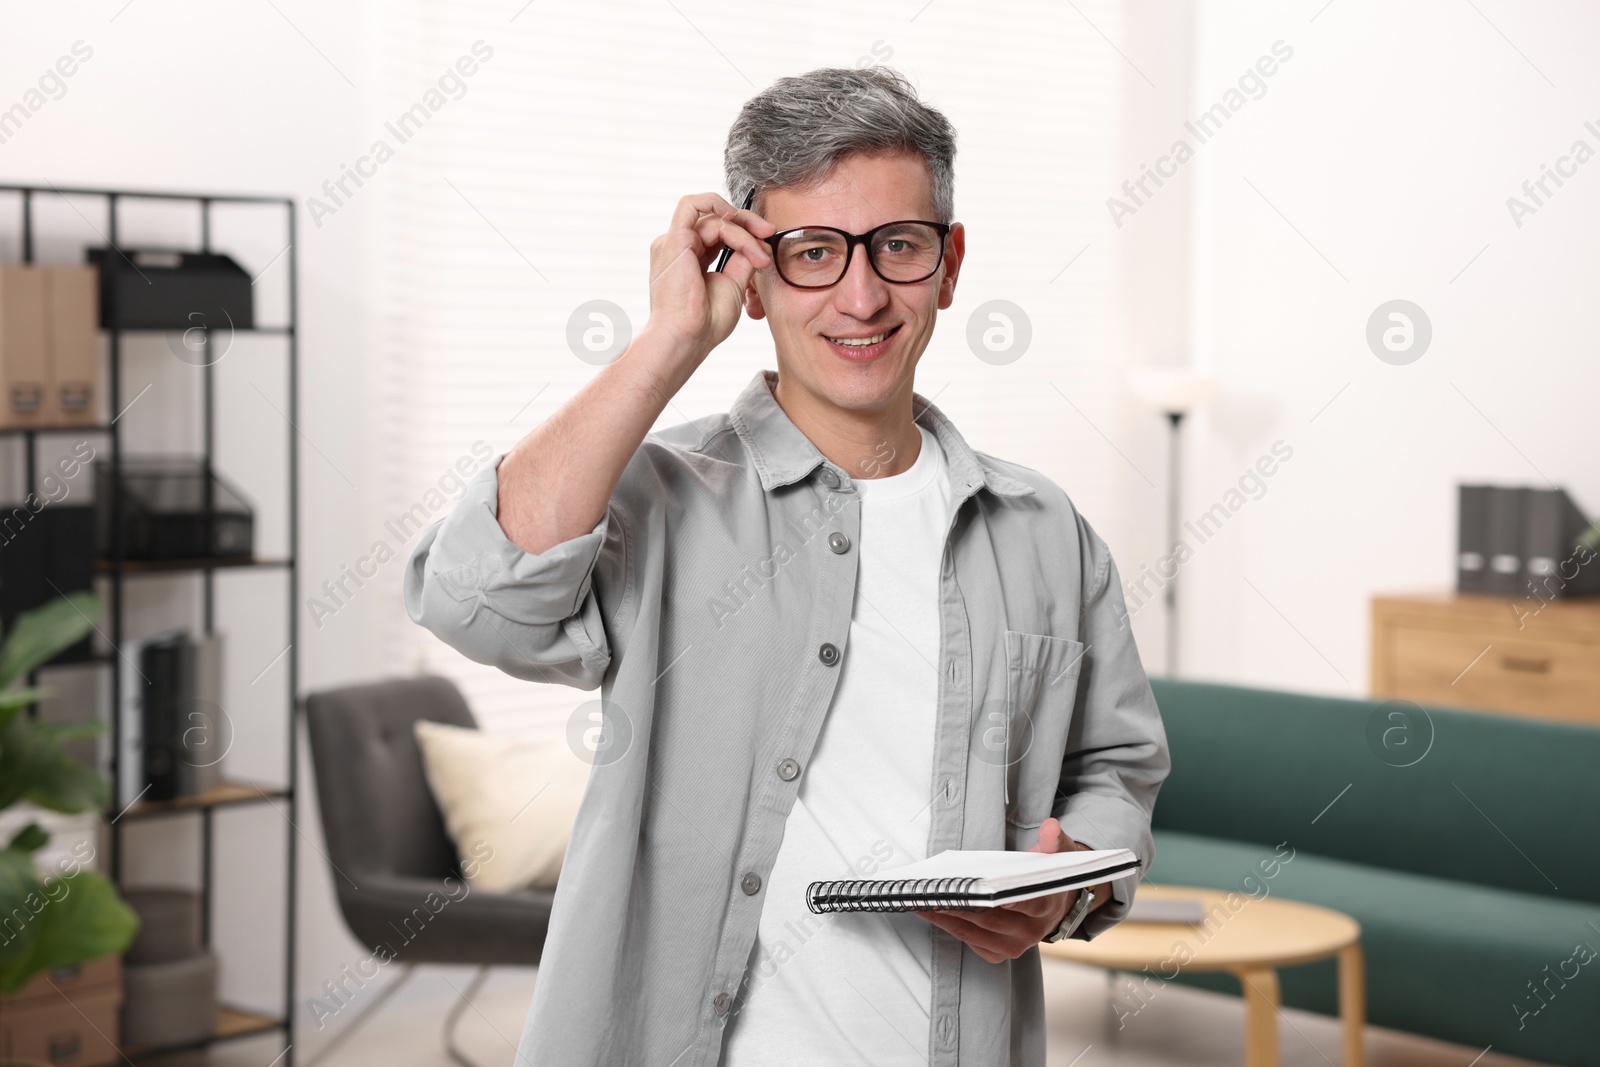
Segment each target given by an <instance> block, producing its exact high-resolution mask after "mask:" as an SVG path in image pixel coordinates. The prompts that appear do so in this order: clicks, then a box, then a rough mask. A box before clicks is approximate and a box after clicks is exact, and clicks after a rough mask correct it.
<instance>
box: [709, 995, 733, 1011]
mask: <svg viewBox="0 0 1600 1067" xmlns="http://www.w3.org/2000/svg"><path fill="white" fill-rule="evenodd" d="M732 1006H733V998H732V997H730V996H728V994H726V993H718V994H717V995H716V996H714V997H712V998H711V1009H712V1010H713V1011H715V1012H716V1013H717V1014H718V1015H726V1014H728V1009H729V1008H730V1007H732Z"/></svg>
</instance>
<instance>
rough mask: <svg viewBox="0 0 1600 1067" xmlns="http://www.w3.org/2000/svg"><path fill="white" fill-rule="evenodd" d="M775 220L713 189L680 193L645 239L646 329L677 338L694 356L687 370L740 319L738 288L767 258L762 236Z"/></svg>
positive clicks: (741, 297) (679, 346)
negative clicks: (662, 229) (661, 227)
mask: <svg viewBox="0 0 1600 1067" xmlns="http://www.w3.org/2000/svg"><path fill="white" fill-rule="evenodd" d="M776 232H777V227H775V226H773V225H772V223H770V222H768V221H767V220H766V219H764V218H762V217H761V216H760V215H757V214H756V213H755V212H754V211H750V210H747V209H744V208H737V207H734V206H733V205H732V204H730V203H728V201H726V200H724V199H723V198H722V197H720V196H718V195H717V194H716V193H699V194H697V195H693V196H686V197H684V198H683V199H681V200H679V201H678V207H677V210H676V211H674V212H673V214H672V225H671V227H670V228H669V229H668V230H667V232H666V233H664V234H662V235H661V236H660V237H657V238H656V239H655V240H654V241H652V242H650V321H649V323H647V324H646V326H645V330H646V331H648V332H651V333H658V334H660V335H661V336H663V337H667V338H671V339H673V340H674V341H676V342H678V344H677V345H674V346H673V347H674V348H677V349H679V350H680V351H684V352H686V353H688V354H690V355H691V356H692V358H693V359H694V363H693V365H691V366H689V367H686V368H682V371H683V377H684V378H687V376H688V374H689V373H692V372H693V370H694V367H695V366H698V365H699V363H700V361H701V360H703V359H705V357H706V356H707V355H708V354H710V352H711V350H712V349H713V348H715V347H717V345H719V344H721V343H722V342H723V341H725V340H727V338H728V335H729V334H731V333H732V332H733V328H734V327H735V326H737V325H738V324H739V314H740V310H741V308H742V307H743V304H744V291H745V288H746V287H747V286H748V285H749V284H750V279H751V277H752V276H753V275H754V274H755V272H756V270H757V268H760V267H769V266H771V265H772V250H771V248H770V247H769V246H768V245H767V244H766V243H765V242H764V241H762V240H761V238H763V237H770V236H772V235H773V234H774V233H776ZM725 245H726V246H728V247H730V248H732V249H733V255H732V256H731V257H730V258H729V260H728V263H727V266H726V267H724V268H723V272H722V273H721V274H714V273H711V272H710V268H711V265H712V264H713V263H714V262H715V261H716V258H717V255H718V254H719V253H720V252H721V251H722V249H723V246H725Z"/></svg>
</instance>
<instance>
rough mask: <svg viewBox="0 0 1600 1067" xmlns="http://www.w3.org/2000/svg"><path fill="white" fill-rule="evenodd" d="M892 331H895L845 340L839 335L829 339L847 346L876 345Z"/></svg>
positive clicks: (862, 346)
mask: <svg viewBox="0 0 1600 1067" xmlns="http://www.w3.org/2000/svg"><path fill="white" fill-rule="evenodd" d="M891 332H893V331H888V332H885V333H880V334H878V335H876V336H874V337H861V338H853V339H850V340H845V339H843V338H839V337H830V338H828V340H830V341H832V342H833V343H834V344H836V345H844V346H846V347H847V348H865V347H866V346H867V345H875V344H877V343H878V342H879V341H881V340H883V339H884V338H885V337H888V336H889V333H891Z"/></svg>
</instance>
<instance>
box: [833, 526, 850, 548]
mask: <svg viewBox="0 0 1600 1067" xmlns="http://www.w3.org/2000/svg"><path fill="white" fill-rule="evenodd" d="M828 547H829V548H831V549H833V550H834V551H835V552H839V553H844V552H848V551H850V538H848V537H846V536H845V535H844V534H842V533H840V532H839V531H838V530H835V531H834V532H833V533H831V534H829V535H828Z"/></svg>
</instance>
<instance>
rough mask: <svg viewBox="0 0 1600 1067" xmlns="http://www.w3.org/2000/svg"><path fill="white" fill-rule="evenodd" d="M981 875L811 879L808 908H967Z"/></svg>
mask: <svg viewBox="0 0 1600 1067" xmlns="http://www.w3.org/2000/svg"><path fill="white" fill-rule="evenodd" d="M981 880H982V879H979V878H956V877H950V878H901V879H899V880H897V881H888V882H868V881H862V880H860V879H854V878H847V879H842V880H838V881H831V882H812V883H811V884H810V885H809V886H807V887H806V907H808V908H810V909H811V910H812V911H813V912H817V913H818V914H821V913H824V912H830V911H912V910H914V909H917V908H968V907H970V905H969V904H968V895H969V894H970V893H971V892H972V889H973V887H974V886H976V885H977V884H978V882H980V881H981Z"/></svg>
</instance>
